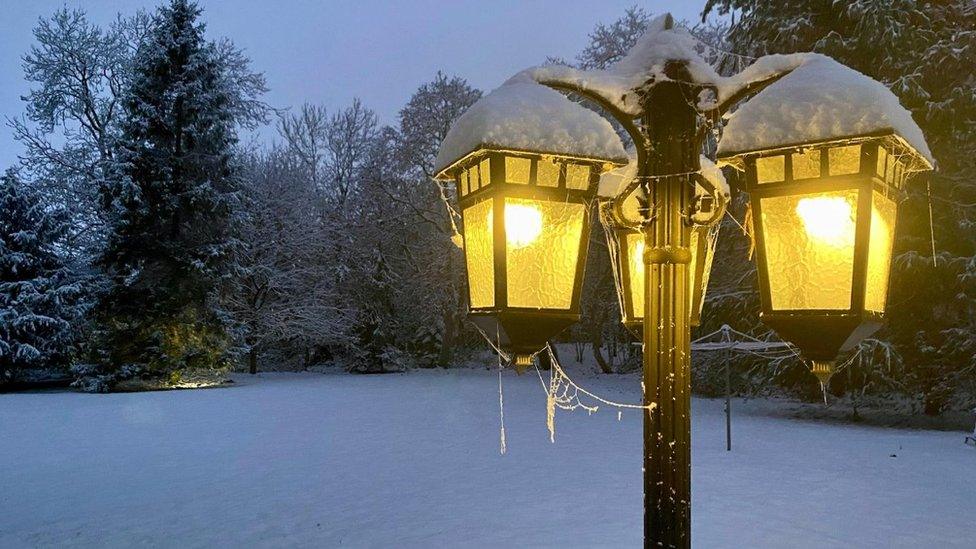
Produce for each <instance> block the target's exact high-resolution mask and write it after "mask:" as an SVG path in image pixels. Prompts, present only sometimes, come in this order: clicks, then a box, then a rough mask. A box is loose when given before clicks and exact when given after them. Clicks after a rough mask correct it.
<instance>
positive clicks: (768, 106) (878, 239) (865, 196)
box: [718, 54, 934, 381]
mask: <svg viewBox="0 0 976 549" xmlns="http://www.w3.org/2000/svg"><path fill="white" fill-rule="evenodd" d="M773 57H775V56H773ZM790 59H791V60H794V61H795V60H797V59H799V61H800V62H799V63H798V66H797V68H795V69H794V70H793V71H792V72H790V73H789V74H787V75H786V76H784V77H782V78H781V79H779V80H777V81H776V82H774V83H772V84H771V85H769V86H768V87H767V88H766V89H764V90H763V91H762V92H760V93H759V94H757V95H756V96H755V97H753V98H752V99H751V100H749V101H748V102H747V103H745V104H744V105H742V106H741V107H740V108H739V110H738V111H736V112H735V113H733V114H732V115H731V117H730V120H729V122H728V124H727V126H726V128H725V132H724V134H723V137H722V140H721V141H720V143H719V149H718V151H719V159H720V161H721V162H723V163H725V164H728V165H731V166H733V167H735V168H736V169H738V170H741V171H743V172H745V177H744V180H745V186H744V190H745V191H747V192H749V195H750V201H751V206H752V215H753V227H754V229H755V237H756V252H757V260H758V272H759V286H760V297H761V301H762V319H763V321H764V322H765V323H766V324H768V325H770V326H771V327H773V328H774V329H775V330H776V331H777V332H778V333H779V335H780V336H781V337H783V338H784V339H786V340H789V341H791V342H792V343H794V344H795V345H797V347H799V348H800V350H801V351H802V352H803V355H804V356H805V358H807V359H809V360H810V361H811V362H812V365H811V367H812V370H813V372H814V373H815V374H816V375H817V376H818V377H819V378H820V379H821V381H826V379H827V378H829V376H830V373H831V371H832V364H833V362H834V360H835V359H836V358H837V356H838V354H839V353H841V352H844V351H847V350H850V349H851V348H853V347H854V346H855V345H856V344H857V343H858V342H860V341H861V340H862V339H864V338H865V337H867V336H869V335H870V334H871V333H873V332H874V331H875V330H877V329H878V328H879V327H880V326H881V321H882V319H883V315H884V311H885V306H886V299H887V290H888V275H889V271H890V265H891V254H892V245H893V242H894V230H895V217H896V212H897V203H898V200H897V199H898V196H899V195H900V193H902V189H903V188H904V185H905V182H906V180H907V177H908V176H909V175H910V174H911V173H913V172H918V171H923V170H930V169H932V167H933V164H934V161H933V159H932V156H931V153H930V152H929V149H928V145H927V144H926V143H925V139H924V137H923V136H922V132H921V130H920V129H919V128H918V125H916V124H915V122H914V120H912V117H911V115H910V113H909V112H908V111H907V110H906V109H905V108H903V107H902V106H901V105H900V104H899V103H898V99H897V98H896V97H895V95H894V94H892V93H891V91H889V90H888V89H887V88H885V87H884V85H882V84H881V83H879V82H876V81H874V80H872V79H870V78H868V77H867V76H864V75H863V74H861V73H859V72H857V71H854V70H853V69H850V68H847V67H845V66H843V65H841V64H839V63H837V62H836V61H833V60H831V59H829V58H827V57H823V56H820V55H815V54H801V57H796V56H793V57H791V58H790ZM778 61H779V60H777V59H773V60H772V62H778Z"/></svg>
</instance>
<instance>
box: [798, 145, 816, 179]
mask: <svg viewBox="0 0 976 549" xmlns="http://www.w3.org/2000/svg"><path fill="white" fill-rule="evenodd" d="M814 177H820V149H807V150H806V151H805V152H802V153H797V154H794V155H793V179H811V178H814Z"/></svg>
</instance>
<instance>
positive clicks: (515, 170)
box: [505, 156, 532, 185]
mask: <svg viewBox="0 0 976 549" xmlns="http://www.w3.org/2000/svg"><path fill="white" fill-rule="evenodd" d="M531 169H532V161H531V160H529V159H528V158H521V157H518V156H506V157H505V181H507V182H509V183H515V184H517V185H528V184H529V171H530V170H531Z"/></svg>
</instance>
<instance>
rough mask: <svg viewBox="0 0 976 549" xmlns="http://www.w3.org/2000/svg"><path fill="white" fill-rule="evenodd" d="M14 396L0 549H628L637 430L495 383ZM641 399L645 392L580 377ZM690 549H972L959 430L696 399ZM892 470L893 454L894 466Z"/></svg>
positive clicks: (5, 448) (636, 519)
mask: <svg viewBox="0 0 976 549" xmlns="http://www.w3.org/2000/svg"><path fill="white" fill-rule="evenodd" d="M241 380H242V381H243V382H242V383H239V384H238V385H237V386H235V387H232V388H228V389H216V390H198V391H179V392H159V393H138V394H114V395H87V394H74V393H60V394H13V395H0V547H5V548H10V547H23V546H96V545H97V546H110V547H131V546H150V547H155V546H167V547H241V546H248V547H250V546H262V547H268V546H271V547H280V546H307V547H339V546H341V547H550V546H562V547H636V546H638V545H639V544H640V539H641V516H642V515H641V503H642V501H641V463H640V437H641V436H640V418H639V414H638V413H636V412H625V413H624V414H623V417H622V419H621V420H620V421H618V420H617V414H616V412H615V411H611V410H606V409H601V410H600V412H598V413H596V414H594V415H592V416H589V417H588V416H587V415H586V414H585V413H576V414H567V413H561V414H558V415H557V418H556V426H557V429H556V443H555V444H551V443H550V442H549V439H548V433H547V431H546V427H545V400H544V394H543V392H542V389H541V387H540V386H539V382H538V379H536V378H535V376H530V375H524V376H521V377H515V376H514V375H508V374H506V377H505V420H506V427H507V434H508V453H507V455H504V456H501V455H499V452H498V394H497V385H496V383H497V378H496V377H494V374H492V373H489V372H486V371H481V370H460V371H451V372H443V371H437V372H414V373H409V374H405V375H388V376H351V375H314V374H264V375H260V376H258V377H257V378H247V377H244V378H241ZM581 382H584V383H583V384H584V385H586V386H587V387H588V388H591V389H594V390H596V391H599V392H601V393H604V394H606V395H608V396H610V397H612V398H617V399H619V400H628V401H632V400H635V399H637V395H638V381H637V378H635V377H618V376H607V377H587V378H584V379H583V380H581ZM693 418H694V419H693V429H694V435H693V436H694V439H693V440H694V446H693V452H694V453H693V456H694V458H693V461H694V470H693V479H694V480H693V483H694V501H693V508H694V518H693V521H694V525H693V529H694V533H693V539H694V544H695V545H696V546H697V547H820V548H822V547H858V548H870V547H913V548H915V547H942V548H945V547H972V546H973V543H974V541H973V540H974V538H973V531H974V530H973V520H974V519H973V517H974V512H976V489H974V486H976V451H974V450H973V449H972V448H971V447H965V446H963V444H962V434H961V433H944V432H928V431H902V430H889V429H877V428H868V427H856V426H840V425H823V424H816V423H812V422H802V421H795V420H785V419H776V418H773V417H764V416H761V415H752V416H749V415H745V416H737V417H735V419H734V429H735V435H734V436H735V448H734V450H733V452H731V453H726V452H725V442H724V416H723V413H722V403H721V402H720V401H710V400H700V399H698V400H695V402H694V416H693ZM893 456H897V457H893Z"/></svg>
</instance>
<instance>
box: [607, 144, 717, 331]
mask: <svg viewBox="0 0 976 549" xmlns="http://www.w3.org/2000/svg"><path fill="white" fill-rule="evenodd" d="M702 161H703V164H705V163H708V160H707V159H704V158H703V159H702ZM709 164H710V163H709ZM608 175H609V174H608ZM713 186H714V185H713V184H711V183H710V182H708V181H706V180H704V179H703V178H702V179H701V183H698V184H696V185H695V197H696V202H697V203H698V207H697V211H698V213H697V214H696V215H695V216H694V217H692V218H689V222H690V223H691V224H692V230H691V234H690V242H689V245H688V249H689V251H690V252H691V258H690V263H689V265H688V273H689V276H690V278H691V281H690V283H691V291H690V292H689V295H688V299H689V310H690V311H691V325H692V326H698V325H699V324H701V312H702V307H703V306H704V302H705V292H706V290H707V288H708V278H709V274H710V273H711V270H712V259H713V257H714V253H715V244H716V242H717V236H718V228H719V224H718V223H714V222H712V221H713V220H714V219H717V218H719V217H721V215H722V214H724V212H725V204H726V202H727V193H726V192H725V191H722V190H719V191H709V189H710V188H712V187H713ZM642 197H643V193H642V191H641V188H640V185H639V183H638V182H636V181H635V182H632V183H630V185H628V187H627V188H626V189H625V190H624V191H623V192H622V193H621V194H620V195H619V196H618V197H617V198H615V199H613V200H607V201H605V202H604V203H603V205H602V212H603V216H602V218H601V219H602V221H603V223H604V226H605V227H606V230H607V232H608V233H610V234H611V235H612V239H613V241H612V242H611V246H610V253H611V255H612V261H613V265H614V276H615V277H616V284H617V290H618V293H619V295H620V298H621V299H620V312H621V317H622V320H623V323H624V326H625V327H627V329H628V330H630V331H631V333H633V334H635V335H637V336H638V337H639V336H640V334H641V329H642V326H643V322H644V250H645V243H644V231H643V230H642V229H641V222H642V220H644V219H646V214H645V213H644V212H642V208H646V206H645V204H644V203H646V200H645V199H643V198H642ZM701 214H704V215H705V216H707V217H708V218H709V219H708V220H702V219H700V217H699V215H701Z"/></svg>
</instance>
